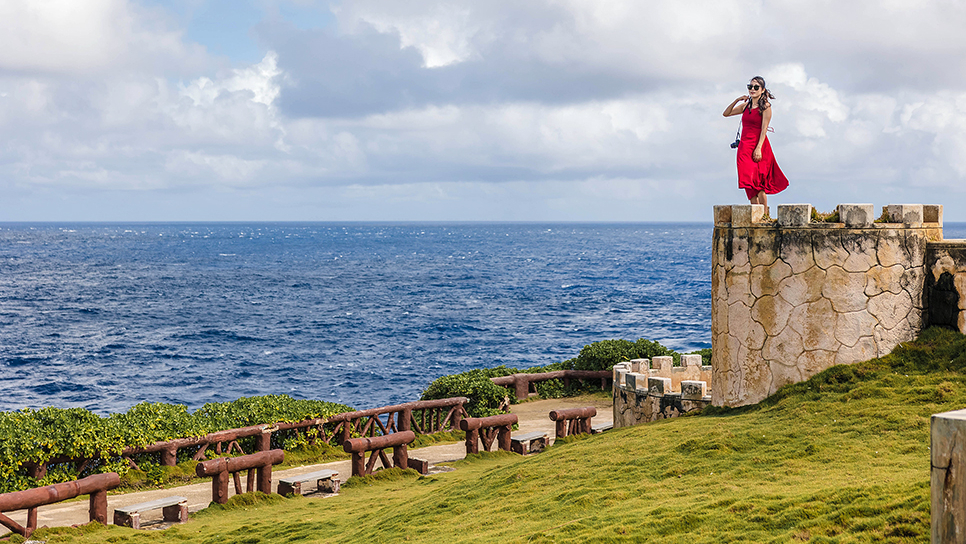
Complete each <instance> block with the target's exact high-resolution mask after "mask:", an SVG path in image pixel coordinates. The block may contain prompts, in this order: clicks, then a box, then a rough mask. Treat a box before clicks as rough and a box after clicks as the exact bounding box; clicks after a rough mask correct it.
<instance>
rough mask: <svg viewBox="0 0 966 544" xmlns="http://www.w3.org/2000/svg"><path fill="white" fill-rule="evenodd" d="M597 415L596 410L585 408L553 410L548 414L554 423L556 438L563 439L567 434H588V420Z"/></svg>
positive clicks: (589, 428)
mask: <svg viewBox="0 0 966 544" xmlns="http://www.w3.org/2000/svg"><path fill="white" fill-rule="evenodd" d="M596 415H597V408H594V407H593V406H587V407H585V408H568V409H566V410H553V411H551V412H550V420H551V421H556V422H557V425H556V433H557V438H563V437H565V436H567V435H568V434H578V433H582V434H590V431H591V428H592V427H591V422H590V419H591V418H592V417H594V416H596Z"/></svg>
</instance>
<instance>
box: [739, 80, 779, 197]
mask: <svg viewBox="0 0 966 544" xmlns="http://www.w3.org/2000/svg"><path fill="white" fill-rule="evenodd" d="M774 98H775V96H774V95H773V94H771V92H769V91H768V89H766V88H765V80H764V78H762V77H761V76H755V77H753V78H751V82H750V83H748V94H747V95H745V96H739V97H738V98H736V99H735V101H734V102H732V103H731V105H730V106H728V107H727V108H725V111H724V116H725V117H731V116H732V115H739V114H740V115H741V140H740V141H739V142H738V188H739V189H744V190H745V194H747V195H748V200H749V201H750V202H751V203H752V204H763V205H764V206H765V215H766V216H767V215H768V195H773V194H776V193H780V192H781V191H784V190H785V188H786V187H788V179H786V178H785V174H783V173H782V170H781V168H779V167H778V163H777V162H775V155H773V154H772V152H771V144H769V143H768V136H767V133H768V124H769V123H770V122H771V103H769V102H768V100H769V99H772V100H774Z"/></svg>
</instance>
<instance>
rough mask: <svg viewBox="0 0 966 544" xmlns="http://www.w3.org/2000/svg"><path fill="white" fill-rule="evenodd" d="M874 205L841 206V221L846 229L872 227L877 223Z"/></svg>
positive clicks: (839, 208) (839, 206) (839, 207)
mask: <svg viewBox="0 0 966 544" xmlns="http://www.w3.org/2000/svg"><path fill="white" fill-rule="evenodd" d="M873 209H874V207H873V206H872V204H839V205H838V211H839V221H841V222H842V223H845V226H846V227H852V228H863V227H871V226H872V223H873V222H874V221H875V215H873V213H874V212H873Z"/></svg>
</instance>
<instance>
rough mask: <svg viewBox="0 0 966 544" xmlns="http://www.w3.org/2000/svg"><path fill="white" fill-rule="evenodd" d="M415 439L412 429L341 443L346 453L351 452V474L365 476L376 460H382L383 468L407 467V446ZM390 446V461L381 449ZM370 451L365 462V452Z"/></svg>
mask: <svg viewBox="0 0 966 544" xmlns="http://www.w3.org/2000/svg"><path fill="white" fill-rule="evenodd" d="M413 440H416V434H415V433H413V432H412V431H399V432H397V433H392V434H386V435H383V436H374V437H369V438H366V437H363V438H351V439H349V440H346V441H345V442H343V444H342V448H343V449H344V450H345V451H346V453H351V454H352V475H353V476H365V475H368V474H372V469H373V468H375V465H376V461H377V460H382V466H383V468H391V467H393V466H396V467H399V468H403V469H405V468H409V452H408V451H407V446H408V445H409V443H410V442H412V441H413ZM386 448H392V463H390V462H389V458H388V457H387V456H386V452H385V451H383V450H385V449H386ZM367 451H371V452H372V454H370V455H369V462H368V463H367V462H366V452H367Z"/></svg>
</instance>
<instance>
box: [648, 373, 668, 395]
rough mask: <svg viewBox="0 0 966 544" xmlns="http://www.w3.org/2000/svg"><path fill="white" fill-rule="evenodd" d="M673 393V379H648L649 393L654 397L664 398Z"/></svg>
mask: <svg viewBox="0 0 966 544" xmlns="http://www.w3.org/2000/svg"><path fill="white" fill-rule="evenodd" d="M670 392H671V378H648V379H647V393H648V394H649V395H653V396H658V397H659V396H662V395H665V394H667V393H670Z"/></svg>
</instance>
